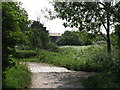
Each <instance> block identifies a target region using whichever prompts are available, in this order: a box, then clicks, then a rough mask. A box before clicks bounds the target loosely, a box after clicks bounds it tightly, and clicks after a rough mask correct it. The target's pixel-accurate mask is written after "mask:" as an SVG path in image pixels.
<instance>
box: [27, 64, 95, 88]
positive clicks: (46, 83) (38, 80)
mask: <svg viewBox="0 0 120 90" xmlns="http://www.w3.org/2000/svg"><path fill="white" fill-rule="evenodd" d="M27 64H28V67H29V69H30V70H31V72H32V84H31V87H30V88H84V87H83V86H82V85H81V83H80V80H81V79H82V78H86V77H88V76H91V75H94V73H89V72H81V71H70V70H68V69H66V68H63V67H55V66H53V65H48V64H43V63H33V62H27Z"/></svg>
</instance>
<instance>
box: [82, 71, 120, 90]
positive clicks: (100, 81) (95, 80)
mask: <svg viewBox="0 0 120 90" xmlns="http://www.w3.org/2000/svg"><path fill="white" fill-rule="evenodd" d="M116 77H118V76H117V74H116V73H112V72H104V73H99V74H97V75H95V76H93V77H88V78H87V79H84V80H82V84H83V85H84V86H85V88H117V89H118V88H120V83H119V82H118V78H116Z"/></svg>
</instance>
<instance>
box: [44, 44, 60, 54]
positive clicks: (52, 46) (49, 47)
mask: <svg viewBox="0 0 120 90" xmlns="http://www.w3.org/2000/svg"><path fill="white" fill-rule="evenodd" d="M46 50H48V51H53V52H58V51H59V47H58V46H57V45H56V44H55V43H52V42H49V43H48V44H47V46H46Z"/></svg>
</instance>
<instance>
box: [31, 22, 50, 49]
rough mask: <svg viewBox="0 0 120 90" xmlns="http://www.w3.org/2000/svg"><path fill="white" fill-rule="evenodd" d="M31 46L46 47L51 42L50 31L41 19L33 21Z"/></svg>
mask: <svg viewBox="0 0 120 90" xmlns="http://www.w3.org/2000/svg"><path fill="white" fill-rule="evenodd" d="M29 37H30V39H29V40H30V42H31V47H34V48H43V49H44V48H46V46H47V43H48V42H49V36H48V31H47V30H46V28H45V27H43V25H42V24H41V23H40V22H39V21H33V23H32V25H31V32H30V33H29Z"/></svg>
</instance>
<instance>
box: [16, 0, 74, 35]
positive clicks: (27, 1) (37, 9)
mask: <svg viewBox="0 0 120 90" xmlns="http://www.w3.org/2000/svg"><path fill="white" fill-rule="evenodd" d="M18 1H21V2H22V3H23V8H25V10H26V11H27V12H28V16H29V20H37V17H39V18H41V20H40V21H41V23H43V24H44V26H46V28H47V30H49V32H51V33H64V31H65V30H72V29H71V28H65V27H64V26H63V25H62V24H63V21H62V20H61V19H54V20H47V19H45V18H44V17H43V14H41V9H44V8H45V7H47V8H50V9H52V10H54V7H53V6H52V5H51V4H50V3H49V1H50V0H18Z"/></svg>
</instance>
